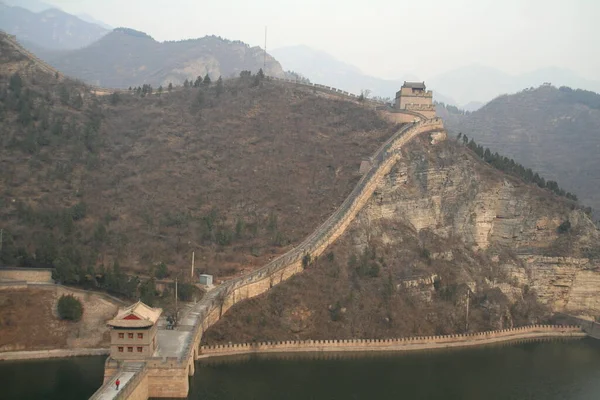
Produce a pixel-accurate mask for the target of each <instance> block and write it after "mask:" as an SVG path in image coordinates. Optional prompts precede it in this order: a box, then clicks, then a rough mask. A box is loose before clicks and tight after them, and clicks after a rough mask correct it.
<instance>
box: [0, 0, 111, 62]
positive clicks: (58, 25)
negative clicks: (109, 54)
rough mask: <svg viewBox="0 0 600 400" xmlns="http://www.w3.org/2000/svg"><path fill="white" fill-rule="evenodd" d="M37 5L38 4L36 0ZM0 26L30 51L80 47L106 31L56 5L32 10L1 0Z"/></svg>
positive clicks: (96, 38) (98, 37) (101, 35)
mask: <svg viewBox="0 0 600 400" xmlns="http://www.w3.org/2000/svg"><path fill="white" fill-rule="evenodd" d="M36 4H37V3H36ZM34 5H35V4H34ZM38 6H39V7H41V5H39V4H38ZM0 29H2V30H3V31H5V32H7V33H10V34H12V35H15V36H16V37H17V39H18V40H19V41H20V42H22V43H23V44H25V45H27V47H29V48H30V49H32V50H34V51H35V50H36V49H47V50H72V49H78V48H82V47H85V46H88V45H89V44H91V43H93V42H95V41H96V40H98V39H100V38H101V37H103V36H104V35H106V34H107V33H108V32H109V30H107V29H105V28H103V27H101V26H99V25H97V24H95V23H89V22H86V21H84V20H82V19H80V18H77V17H75V16H73V15H71V14H68V13H66V12H64V11H61V10H58V9H56V8H51V9H45V10H43V11H39V12H33V11H30V10H27V9H25V8H22V7H13V6H9V5H6V4H3V3H0Z"/></svg>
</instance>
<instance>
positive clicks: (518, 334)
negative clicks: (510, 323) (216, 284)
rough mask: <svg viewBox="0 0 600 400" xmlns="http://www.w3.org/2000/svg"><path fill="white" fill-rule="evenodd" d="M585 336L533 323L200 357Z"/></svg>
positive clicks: (228, 350)
mask: <svg viewBox="0 0 600 400" xmlns="http://www.w3.org/2000/svg"><path fill="white" fill-rule="evenodd" d="M583 336H586V334H585V332H583V331H582V329H581V327H579V326H574V325H570V326H563V325H532V326H526V327H521V328H513V329H502V330H496V331H488V332H479V333H469V334H457V335H442V336H420V337H408V338H398V339H349V340H300V341H296V340H290V341H278V342H258V343H243V344H228V345H217V346H202V347H201V354H200V358H208V357H219V356H227V355H234V354H247V353H269V352H323V351H407V350H422V349H434V348H443V347H462V346H475V345H481V344H486V343H497V342H502V341H509V340H517V339H533V338H545V337H583Z"/></svg>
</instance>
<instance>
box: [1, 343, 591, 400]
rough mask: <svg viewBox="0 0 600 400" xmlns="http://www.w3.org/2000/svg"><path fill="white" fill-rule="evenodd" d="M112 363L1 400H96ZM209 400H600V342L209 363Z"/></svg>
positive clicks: (37, 369)
mask: <svg viewBox="0 0 600 400" xmlns="http://www.w3.org/2000/svg"><path fill="white" fill-rule="evenodd" d="M103 362H104V357H84V358H72V359H66V360H60V361H35V362H10V363H0V399H7V400H8V399H49V400H54V399H57V400H58V399H61V400H70V399H86V398H87V397H88V396H89V395H91V394H92V393H93V392H94V391H95V389H97V388H98V387H99V385H100V383H101V381H102V368H103ZM190 386H191V388H190V396H189V398H190V399H203V400H205V399H206V400H212V399H214V400H216V399H218V400H234V399H235V400H246V399H247V400H253V399H256V400H259V399H260V400H274V399H286V400H296V399H297V400H300V399H301V400H338V399H339V400H351V399H375V400H377V399H394V400H400V399H409V400H412V399H444V400H452V399H456V400H483V399H502V400H537V399H539V400H559V399H560V400H565V399H569V400H592V399H594V400H597V399H600V341H598V340H593V339H582V340H566V341H559V340H556V341H545V342H530V343H519V344H505V345H493V346H486V347H478V348H467V349H454V350H436V351H418V352H411V353H393V354H390V353H386V354H379V353H363V354H354V353H351V354H348V353H328V354H325V355H312V354H311V355H306V354H305V355H292V354H282V355H261V356H240V357H232V358H225V359H214V360H205V361H200V362H198V363H197V370H196V375H195V376H194V377H192V378H191V381H190Z"/></svg>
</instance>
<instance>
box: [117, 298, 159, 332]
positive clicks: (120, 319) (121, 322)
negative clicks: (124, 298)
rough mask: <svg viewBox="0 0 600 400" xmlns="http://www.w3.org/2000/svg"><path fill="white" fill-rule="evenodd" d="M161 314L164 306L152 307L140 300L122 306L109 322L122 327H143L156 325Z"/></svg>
mask: <svg viewBox="0 0 600 400" xmlns="http://www.w3.org/2000/svg"><path fill="white" fill-rule="evenodd" d="M160 314H162V308H152V307H150V306H147V305H146V304H144V303H142V302H141V301H138V302H137V303H135V304H132V305H130V306H129V307H125V308H121V309H120V310H119V312H118V313H117V315H116V316H115V317H114V318H113V319H111V320H110V321H108V322H107V323H108V325H111V326H117V327H122V328H143V327H148V326H152V325H154V324H155V323H156V321H158V318H159V317H160ZM126 317H129V318H126Z"/></svg>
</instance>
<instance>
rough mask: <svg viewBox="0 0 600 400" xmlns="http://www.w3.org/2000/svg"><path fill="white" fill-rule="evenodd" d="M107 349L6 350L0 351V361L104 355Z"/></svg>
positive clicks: (106, 353)
mask: <svg viewBox="0 0 600 400" xmlns="http://www.w3.org/2000/svg"><path fill="white" fill-rule="evenodd" d="M108 353H109V349H55V350H33V351H7V352H3V353H0V361H14V360H43V359H50V358H68V357H82V356H106V355H108Z"/></svg>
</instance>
